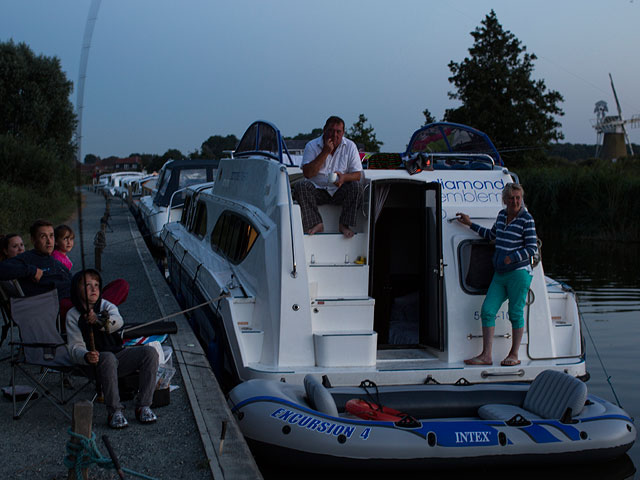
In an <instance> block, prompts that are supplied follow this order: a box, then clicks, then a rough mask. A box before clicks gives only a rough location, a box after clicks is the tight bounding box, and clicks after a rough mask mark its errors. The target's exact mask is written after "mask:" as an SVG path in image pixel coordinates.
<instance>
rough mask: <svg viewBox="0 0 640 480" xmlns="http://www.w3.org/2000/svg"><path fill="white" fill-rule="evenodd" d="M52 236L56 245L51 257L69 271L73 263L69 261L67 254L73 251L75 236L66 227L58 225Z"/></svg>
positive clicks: (69, 228)
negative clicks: (54, 237)
mask: <svg viewBox="0 0 640 480" xmlns="http://www.w3.org/2000/svg"><path fill="white" fill-rule="evenodd" d="M54 235H55V236H56V244H55V248H54V249H53V253H52V254H51V256H52V257H53V258H55V259H56V260H58V261H59V262H60V263H61V264H63V265H64V266H65V267H67V270H69V271H71V268H72V267H73V263H72V262H71V260H69V257H68V256H67V254H68V253H69V252H70V251H71V250H72V249H73V242H74V240H75V238H76V235H75V234H74V233H73V230H71V227H69V226H68V225H58V226H57V227H56V229H55V230H54Z"/></svg>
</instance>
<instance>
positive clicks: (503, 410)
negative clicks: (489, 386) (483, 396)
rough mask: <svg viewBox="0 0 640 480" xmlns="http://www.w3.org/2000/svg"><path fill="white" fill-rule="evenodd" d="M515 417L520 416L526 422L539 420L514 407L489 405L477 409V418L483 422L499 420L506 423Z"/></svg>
mask: <svg viewBox="0 0 640 480" xmlns="http://www.w3.org/2000/svg"><path fill="white" fill-rule="evenodd" d="M516 415H522V416H523V417H524V418H526V419H527V420H540V419H541V418H540V417H538V416H537V415H535V414H534V413H532V412H529V411H528V410H525V409H524V408H522V407H518V406H516V405H506V404H502V403H491V404H488V405H483V406H481V407H480V408H479V409H478V416H479V417H480V418H482V419H484V420H500V421H503V422H506V421H507V420H510V419H512V418H513V417H515V416H516Z"/></svg>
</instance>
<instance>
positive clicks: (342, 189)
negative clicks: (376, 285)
mask: <svg viewBox="0 0 640 480" xmlns="http://www.w3.org/2000/svg"><path fill="white" fill-rule="evenodd" d="M343 135H344V121H343V120H342V119H341V118H339V117H329V118H328V119H327V122H326V124H325V126H324V129H323V134H322V137H318V138H316V139H314V140H311V141H310V142H309V143H307V145H306V147H305V148H304V154H303V156H302V165H301V167H302V173H303V174H304V176H305V180H303V181H302V182H300V183H298V184H297V185H296V186H295V198H296V200H297V201H298V203H299V204H300V210H301V211H302V228H303V230H304V232H305V233H308V234H309V235H313V234H314V233H320V232H322V231H324V225H323V223H322V217H321V216H320V212H319V211H318V205H322V204H324V203H332V204H337V205H340V204H342V214H341V215H340V220H339V225H338V227H339V229H340V232H342V234H343V235H344V236H345V237H347V238H351V237H353V235H354V232H353V230H351V228H350V227H351V226H354V225H355V224H356V213H357V209H358V202H359V201H360V197H361V188H360V175H361V172H362V162H361V161H360V155H359V153H358V148H357V147H356V144H355V143H353V142H352V141H351V140H348V139H346V138H344V137H343Z"/></svg>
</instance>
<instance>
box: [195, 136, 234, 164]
mask: <svg viewBox="0 0 640 480" xmlns="http://www.w3.org/2000/svg"><path fill="white" fill-rule="evenodd" d="M239 141H240V140H238V138H237V137H236V136H235V135H227V136H226V137H223V136H221V135H213V136H211V137H209V138H208V139H207V140H206V141H205V142H204V143H203V144H202V147H201V152H202V153H201V156H202V157H203V158H212V159H216V158H223V157H225V156H228V155H225V154H224V153H223V152H224V151H225V150H235V149H236V147H237V146H238V142H239Z"/></svg>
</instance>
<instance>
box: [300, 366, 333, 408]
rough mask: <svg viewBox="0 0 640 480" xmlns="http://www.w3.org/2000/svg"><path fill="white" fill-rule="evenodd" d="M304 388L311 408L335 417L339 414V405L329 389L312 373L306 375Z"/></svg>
mask: <svg viewBox="0 0 640 480" xmlns="http://www.w3.org/2000/svg"><path fill="white" fill-rule="evenodd" d="M304 389H305V391H306V393H307V400H308V401H309V405H310V406H311V408H313V409H314V410H317V411H318V412H322V413H326V414H327V415H331V416H333V417H337V416H338V407H336V402H335V400H334V399H333V397H332V396H331V394H330V393H329V390H327V389H326V388H325V386H324V385H322V383H321V382H320V381H319V380H318V379H317V378H316V377H314V376H313V375H311V374H308V375H306V376H305V377H304Z"/></svg>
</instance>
